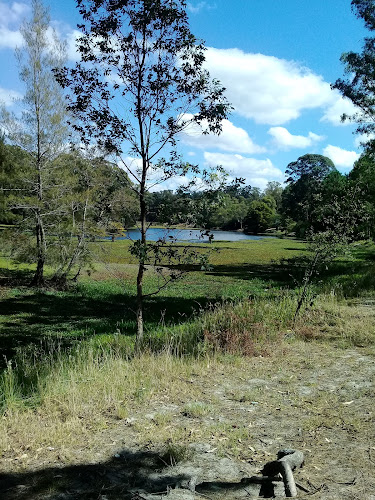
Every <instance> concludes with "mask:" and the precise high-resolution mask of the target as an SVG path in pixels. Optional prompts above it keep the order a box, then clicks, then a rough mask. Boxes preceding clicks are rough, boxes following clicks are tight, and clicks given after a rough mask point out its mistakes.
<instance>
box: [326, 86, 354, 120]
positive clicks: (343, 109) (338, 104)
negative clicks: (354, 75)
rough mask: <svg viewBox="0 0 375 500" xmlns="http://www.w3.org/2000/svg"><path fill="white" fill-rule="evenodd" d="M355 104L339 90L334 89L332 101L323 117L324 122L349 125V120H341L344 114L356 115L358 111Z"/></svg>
mask: <svg viewBox="0 0 375 500" xmlns="http://www.w3.org/2000/svg"><path fill="white" fill-rule="evenodd" d="M356 111H357V110H356V108H355V106H354V104H353V103H352V102H351V101H349V99H344V98H343V97H342V96H341V95H340V94H339V92H338V91H337V90H333V91H332V103H331V105H329V106H328V107H327V108H326V110H325V113H324V115H323V116H322V118H321V121H323V122H329V123H331V124H332V125H336V126H340V125H341V126H345V125H349V123H350V122H349V121H347V120H346V121H345V122H343V121H341V116H342V115H343V114H347V115H349V116H350V115H354V113H355V112H356Z"/></svg>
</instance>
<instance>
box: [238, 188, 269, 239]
mask: <svg viewBox="0 0 375 500" xmlns="http://www.w3.org/2000/svg"><path fill="white" fill-rule="evenodd" d="M275 208H276V202H275V200H274V199H273V198H271V197H268V196H264V197H263V198H261V199H260V200H254V201H252V202H251V204H250V209H249V212H248V214H247V216H246V218H245V221H244V225H245V229H246V231H247V232H250V233H254V234H258V233H260V232H262V231H265V230H266V229H268V228H269V227H271V226H272V223H273V221H274V219H275V216H276V210H275Z"/></svg>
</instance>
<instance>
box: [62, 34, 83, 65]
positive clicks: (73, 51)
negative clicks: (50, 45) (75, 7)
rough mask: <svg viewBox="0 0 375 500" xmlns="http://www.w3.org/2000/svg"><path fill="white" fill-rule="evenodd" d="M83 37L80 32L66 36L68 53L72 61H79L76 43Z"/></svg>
mask: <svg viewBox="0 0 375 500" xmlns="http://www.w3.org/2000/svg"><path fill="white" fill-rule="evenodd" d="M81 35H82V33H81V32H80V31H78V30H73V31H70V32H68V33H67V34H66V38H65V39H66V53H67V57H68V59H69V60H70V61H79V60H80V54H79V52H78V51H77V47H76V42H77V39H78V38H79V37H80V36H81Z"/></svg>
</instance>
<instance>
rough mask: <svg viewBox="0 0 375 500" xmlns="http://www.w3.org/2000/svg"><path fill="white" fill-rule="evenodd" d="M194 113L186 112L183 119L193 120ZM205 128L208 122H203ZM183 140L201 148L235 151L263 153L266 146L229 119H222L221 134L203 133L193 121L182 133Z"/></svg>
mask: <svg viewBox="0 0 375 500" xmlns="http://www.w3.org/2000/svg"><path fill="white" fill-rule="evenodd" d="M192 118H193V115H191V114H188V113H187V114H185V115H183V119H186V120H191V119H192ZM202 125H203V130H205V129H207V124H205V123H203V124H202ZM181 140H182V141H183V142H184V143H185V144H188V145H189V146H194V147H197V148H200V149H220V150H222V151H230V152H235V153H248V154H253V153H262V152H264V151H265V148H263V147H261V146H258V145H257V144H255V143H254V142H253V141H252V139H251V138H250V136H249V134H248V133H247V132H246V130H244V129H243V128H240V127H236V126H235V125H233V123H232V122H231V121H229V120H223V121H222V132H221V134H220V135H219V136H218V135H214V134H205V135H204V134H202V128H201V127H200V126H199V125H198V124H197V123H191V124H190V125H188V127H187V128H186V129H185V130H184V132H182V133H181Z"/></svg>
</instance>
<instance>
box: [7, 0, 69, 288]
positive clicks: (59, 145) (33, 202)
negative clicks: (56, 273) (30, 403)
mask: <svg viewBox="0 0 375 500" xmlns="http://www.w3.org/2000/svg"><path fill="white" fill-rule="evenodd" d="M31 6H32V14H31V18H30V19H29V20H27V21H24V23H23V24H22V26H21V28H20V31H21V34H22V38H23V45H22V46H21V47H20V48H19V49H17V51H16V56H17V59H18V65H19V77H20V80H21V81H22V83H23V85H24V89H25V93H24V96H23V98H22V99H20V101H19V102H18V106H19V108H20V111H21V112H22V115H21V116H19V115H16V114H10V113H8V112H6V111H5V109H3V110H2V120H1V121H2V126H3V128H4V129H5V131H6V139H7V141H9V142H10V143H11V144H13V145H16V146H19V147H20V148H21V149H22V151H23V152H25V153H26V155H27V161H26V162H25V164H24V166H23V172H22V177H23V179H22V188H19V189H18V190H17V192H16V193H15V195H16V196H15V197H14V199H13V207H12V208H13V209H14V210H18V211H19V212H20V211H21V212H22V213H23V221H22V224H21V226H23V229H25V227H26V228H27V229H30V228H31V227H32V228H33V232H34V238H35V245H33V246H34V252H35V255H34V256H33V261H34V262H36V264H37V267H36V271H35V274H34V277H33V280H32V284H33V285H35V286H41V285H43V283H44V265H45V262H46V255H47V234H46V233H47V230H48V228H49V225H53V217H51V216H52V212H51V211H52V208H51V203H50V202H51V200H55V201H56V187H57V186H56V185H54V186H51V184H50V179H51V171H52V169H53V161H54V160H55V159H56V157H57V156H58V155H59V154H60V153H61V151H62V150H63V149H64V147H65V145H66V141H67V132H68V129H67V125H66V108H65V102H64V97H63V93H62V90H61V88H60V86H59V85H58V84H57V82H56V79H55V77H54V74H53V71H52V69H53V68H56V67H58V66H61V65H62V64H63V61H64V45H63V44H62V43H61V42H60V41H59V40H58V38H57V36H56V34H55V33H54V32H53V30H52V29H51V26H50V17H49V12H48V10H47V9H46V8H45V7H44V5H43V4H42V2H41V0H32V2H31ZM55 215H56V214H55Z"/></svg>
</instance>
